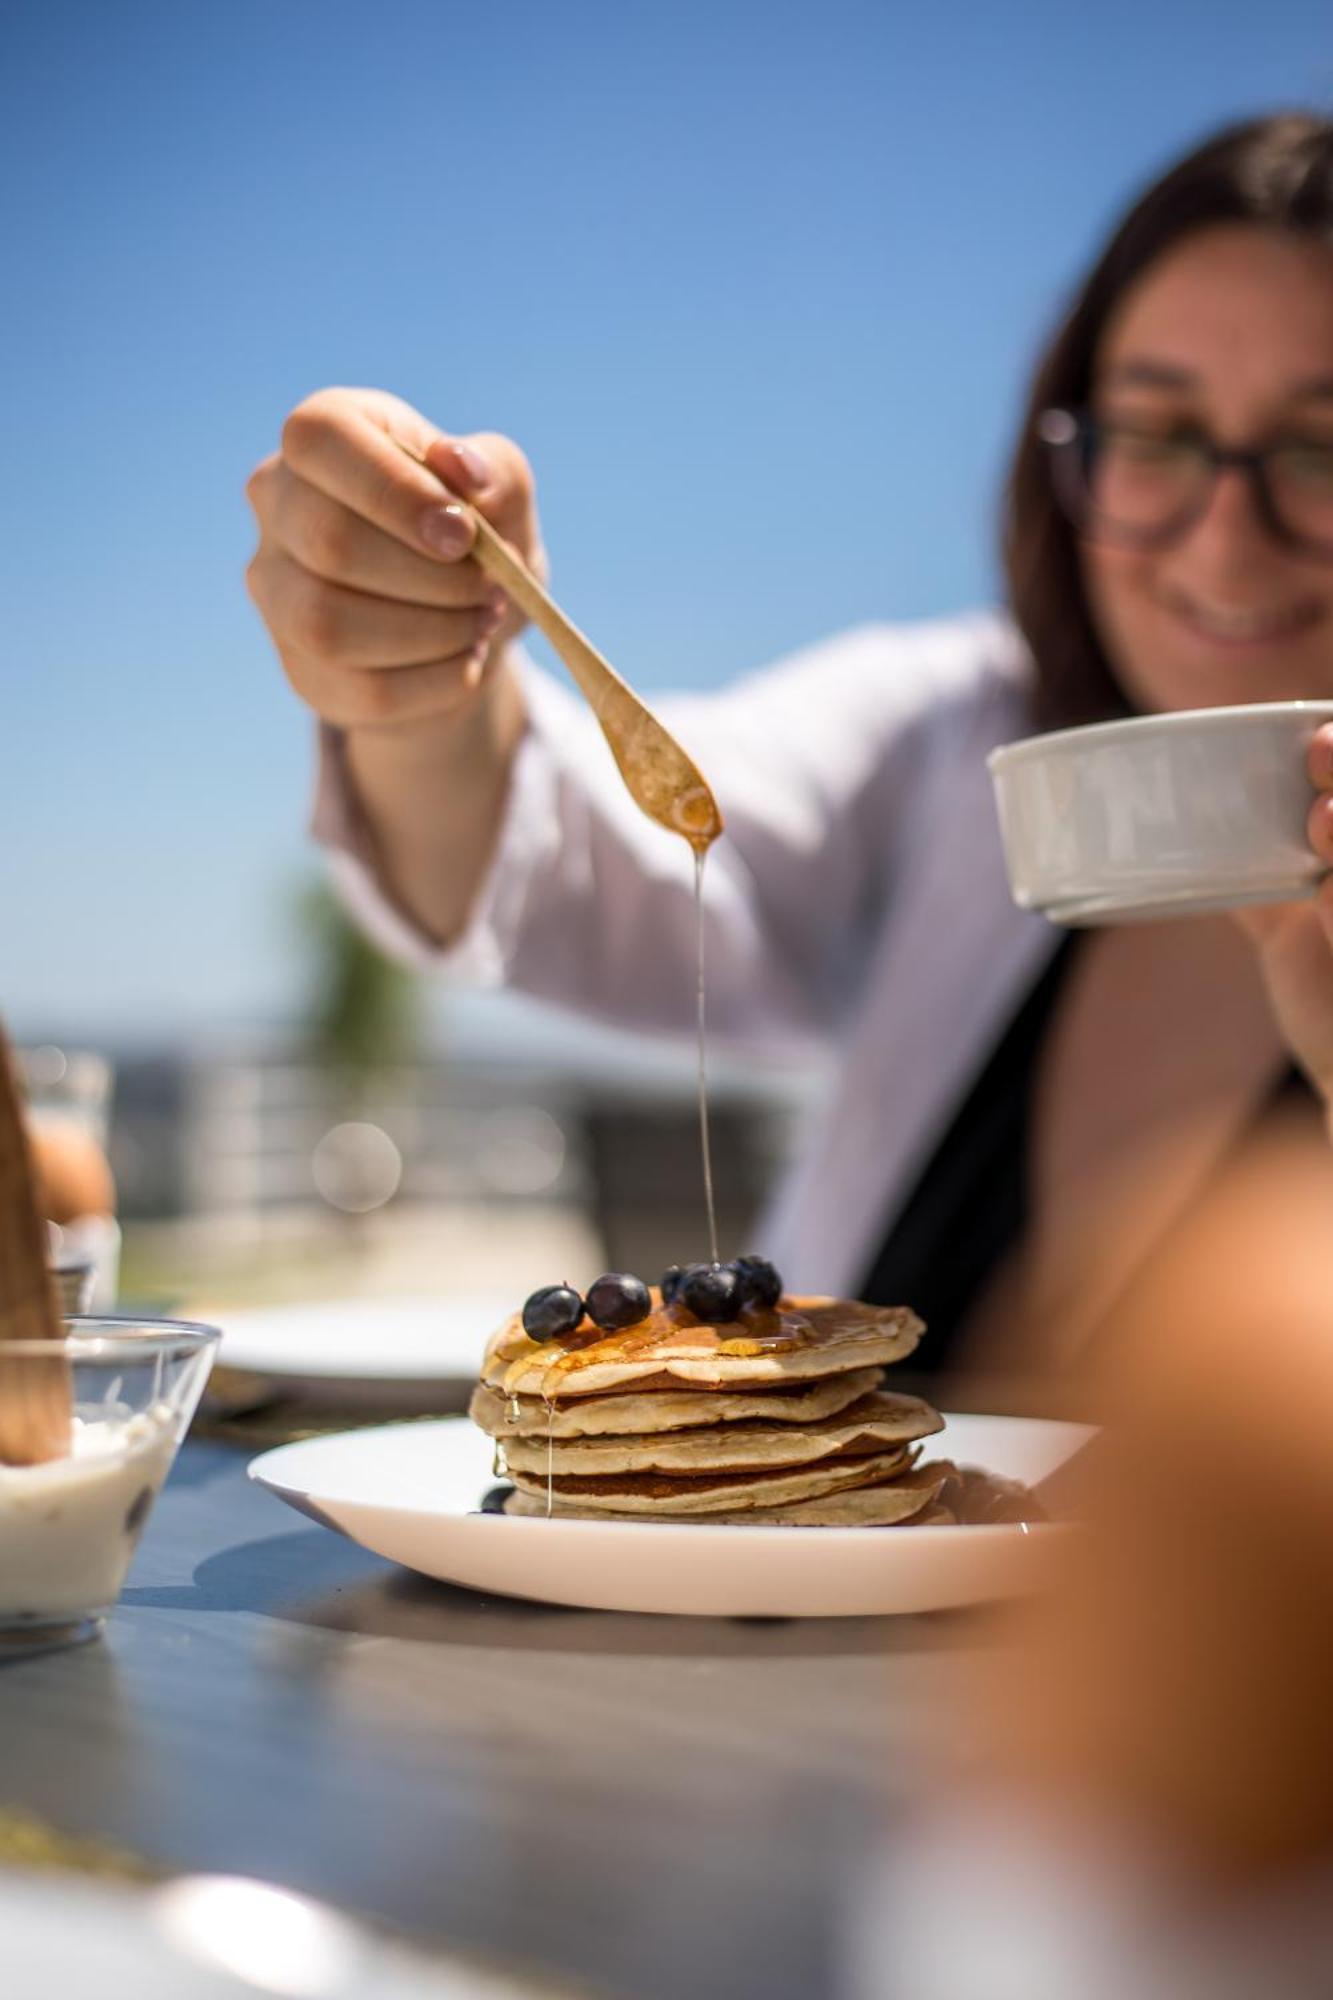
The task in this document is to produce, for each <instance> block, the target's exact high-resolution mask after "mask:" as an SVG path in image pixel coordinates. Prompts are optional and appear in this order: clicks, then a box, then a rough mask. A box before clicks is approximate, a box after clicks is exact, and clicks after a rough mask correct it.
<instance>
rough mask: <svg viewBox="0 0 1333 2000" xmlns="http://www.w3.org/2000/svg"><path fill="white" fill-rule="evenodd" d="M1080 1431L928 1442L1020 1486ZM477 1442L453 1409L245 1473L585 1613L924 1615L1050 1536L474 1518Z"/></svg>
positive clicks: (484, 1470) (340, 1517)
mask: <svg viewBox="0 0 1333 2000" xmlns="http://www.w3.org/2000/svg"><path fill="white" fill-rule="evenodd" d="M1090 1435H1091V1433H1090V1432H1089V1431H1088V1430H1087V1429H1086V1428H1085V1427H1084V1426H1083V1425H1081V1424H1057V1423H1049V1422H1046V1421H1043V1420H1041V1419H1038V1418H1035V1417H1031V1418H1028V1417H950V1418H949V1419H948V1422H947V1425H946V1428H945V1430H944V1431H943V1432H942V1433H941V1435H940V1436H939V1437H937V1438H934V1439H932V1440H931V1449H932V1451H933V1452H934V1453H935V1455H937V1456H941V1457H943V1456H946V1455H947V1456H949V1457H951V1458H954V1459H956V1460H958V1461H959V1462H960V1463H962V1464H966V1465H980V1466H984V1467H985V1468H986V1470H987V1471H989V1472H996V1473H999V1474H1001V1475H1002V1476H1004V1477H1006V1478H1010V1479H1021V1480H1024V1481H1027V1482H1029V1483H1031V1482H1033V1481H1036V1480H1040V1479H1044V1478H1045V1477H1046V1475H1047V1474H1048V1473H1051V1472H1054V1471H1055V1469H1056V1467H1057V1466H1059V1465H1062V1464H1063V1463H1064V1461H1065V1460H1066V1459H1067V1458H1068V1457H1070V1455H1071V1454H1072V1453H1073V1452H1075V1451H1076V1450H1077V1449H1078V1447H1079V1446H1080V1445H1081V1444H1082V1443H1084V1442H1085V1440H1086V1439H1087V1438H1088V1437H1089V1436H1090ZM492 1450H493V1446H492V1443H491V1440H490V1438H488V1437H486V1436H484V1435H483V1434H482V1432H481V1431H479V1430H477V1429H475V1427H474V1426H473V1425H472V1424H470V1423H468V1421H467V1420H466V1418H462V1417H453V1418H445V1419H442V1420H441V1421H439V1422H437V1423H418V1424H386V1425H384V1426H382V1427H380V1428H379V1429H377V1430H369V1431H356V1432H351V1433H345V1434H342V1435H340V1436H337V1437H324V1438H312V1439H310V1440H308V1441H307V1442H305V1443H303V1444H287V1445H282V1446H280V1447H279V1448H278V1449H277V1450H276V1451H268V1452H265V1453H264V1454H263V1456H262V1457H260V1458H257V1459H255V1460H254V1461H253V1462H252V1463H251V1465H250V1468H249V1471H250V1477H251V1478H252V1479H255V1480H257V1481H258V1482H259V1484H260V1485H261V1486H267V1487H268V1489H269V1491H270V1492H271V1493H276V1494H277V1495H278V1497H279V1499H281V1500H285V1501H287V1502H288V1504H289V1505H290V1506H293V1507H295V1508H297V1509H298V1510H299V1511H300V1512H302V1513H305V1514H309V1515H311V1516H312V1517H313V1518H314V1519H315V1520H317V1521H322V1522H324V1523H325V1525H326V1526H328V1527H331V1528H336V1529H337V1530H338V1531H339V1532H340V1533H341V1534H344V1535H347V1536H349V1537H350V1539H351V1540H352V1541H354V1542H359V1543H360V1544H361V1546H362V1547H363V1548H367V1549H371V1550H373V1551H374V1553H375V1554H376V1555H381V1556H387V1557H388V1558H389V1559H390V1561H392V1562H398V1563H403V1564H405V1565H406V1567H407V1568H408V1569H415V1570H420V1571H421V1572H422V1574H423V1575H425V1576H434V1577H439V1578H441V1579H442V1580H443V1581H445V1582H446V1583H461V1584H466V1585H467V1586H468V1587H469V1588H470V1589H472V1590H485V1591H491V1592H498V1593H499V1594H501V1595H503V1596H506V1597H536V1598H543V1599H545V1600H547V1601H548V1602H550V1603H553V1604H577V1605H582V1606H585V1607H587V1608H588V1609H591V1610H597V1611H666V1612H680V1613H686V1614H693V1615H696V1616H702V1617H732V1618H737V1617H767V1618H848V1617H860V1616H865V1615H869V1614H878V1613H881V1612H889V1611H939V1610H943V1609H945V1608H946V1607H949V1606H952V1605H960V1604H974V1603H980V1602H983V1601H984V1600H986V1599H989V1598H997V1597H1008V1596H1012V1595H1014V1594H1016V1593H1018V1592H1021V1591H1023V1590H1025V1589H1028V1588H1031V1587H1032V1585H1033V1584H1034V1583H1035V1582H1036V1581H1037V1578H1038V1574H1039V1569H1040V1561H1041V1557H1040V1550H1041V1547H1042V1545H1043V1544H1046V1543H1047V1542H1048V1541H1049V1539H1050V1538H1051V1537H1052V1536H1053V1535H1056V1534H1058V1533H1059V1532H1060V1530H1059V1529H1056V1528H1049V1527H1048V1528H1042V1527H1036V1528H1031V1529H1029V1528H1023V1527H986V1528H915V1529H908V1528H790V1527H753V1528H744V1527H706V1526H696V1525H694V1524H693V1523H684V1524H681V1523H677V1522H665V1521H605V1522H604V1521H554V1520H553V1521H547V1520H541V1519H538V1520H521V1519H520V1520H510V1519H509V1518H508V1517H507V1516H504V1515H498V1514H482V1513H479V1512H478V1511H477V1509H478V1508H479V1507H480V1505H481V1500H482V1496H483V1494H485V1493H486V1491H487V1490H488V1489H489V1488H490V1487H491V1486H493V1485H494V1484H495V1480H494V1476H493V1474H492V1472H491V1454H492Z"/></svg>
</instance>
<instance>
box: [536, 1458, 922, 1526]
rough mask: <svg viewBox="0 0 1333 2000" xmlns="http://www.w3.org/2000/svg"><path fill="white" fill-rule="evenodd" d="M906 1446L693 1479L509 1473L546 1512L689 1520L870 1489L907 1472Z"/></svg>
mask: <svg viewBox="0 0 1333 2000" xmlns="http://www.w3.org/2000/svg"><path fill="white" fill-rule="evenodd" d="M912 1457H913V1454H912V1451H911V1449H910V1447H901V1448H899V1449H898V1450H897V1451H888V1452H875V1453H871V1454H868V1455H866V1456H864V1457H858V1458H847V1459H842V1460H839V1461H837V1462H835V1463H833V1464H827V1465H815V1466H804V1467H799V1466H798V1467H795V1468H790V1467H789V1468H784V1469H780V1470H777V1471H764V1470H762V1469H754V1470H749V1471H744V1472H700V1473H696V1474H694V1475H693V1476H692V1477H689V1478H686V1477H684V1476H676V1475H672V1474H670V1473H665V1472H609V1473H595V1474H590V1475H588V1476H587V1477H584V1478H577V1477H575V1476H574V1475H573V1474H571V1473H562V1474H556V1475H553V1476H551V1477H550V1478H548V1477H547V1475H546V1473H545V1472H542V1473H536V1472H527V1471H521V1470H520V1469H519V1468H518V1467H516V1466H511V1467H510V1468H509V1476H510V1478H511V1479H512V1480H513V1482H514V1485H515V1486H516V1487H517V1488H518V1490H519V1492H521V1493H529V1494H533V1495H535V1496H536V1497H537V1498H539V1499H540V1500H541V1502H542V1504H543V1507H544V1506H545V1503H546V1500H547V1497H548V1495H549V1497H550V1501H551V1504H552V1508H553V1509H554V1506H555V1504H556V1502H557V1501H563V1502H566V1503H572V1504H574V1505H577V1506H578V1507H580V1508H583V1509H587V1510H588V1511H590V1512H593V1513H598V1514H628V1515H643V1514H648V1515H652V1514H669V1515H675V1516H676V1517H678V1518H687V1517H691V1516H695V1515H699V1514H718V1513H722V1514H736V1513H739V1514H746V1515H748V1514H749V1512H750V1510H751V1509H752V1508H755V1507H786V1506H789V1505H790V1504H791V1503H792V1502H793V1501H797V1500H817V1499H820V1498H822V1497H823V1496H824V1495H825V1494H829V1493H840V1492H843V1491H844V1490H845V1489H848V1488H850V1487H853V1486H871V1485H874V1484H876V1483H877V1482H879V1481H883V1480H886V1479H889V1478H891V1477H892V1476H893V1475H894V1474H896V1473H898V1472H900V1471H906V1470H907V1468H908V1467H909V1466H910V1465H911V1462H912Z"/></svg>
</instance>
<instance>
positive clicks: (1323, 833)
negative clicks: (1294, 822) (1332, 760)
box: [1305, 792, 1333, 868]
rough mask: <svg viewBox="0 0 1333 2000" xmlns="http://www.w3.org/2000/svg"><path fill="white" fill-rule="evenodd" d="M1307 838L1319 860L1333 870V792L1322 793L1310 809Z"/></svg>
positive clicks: (1306, 821)
mask: <svg viewBox="0 0 1333 2000" xmlns="http://www.w3.org/2000/svg"><path fill="white" fill-rule="evenodd" d="M1305 836H1306V839H1307V840H1308V841H1309V843H1310V845H1311V847H1313V849H1314V851H1315V853H1316V854H1317V855H1318V856H1319V859H1320V860H1321V861H1323V862H1325V863H1326V864H1327V865H1328V866H1329V867H1331V868H1333V792H1321V793H1320V794H1319V797H1318V798H1317V799H1316V800H1315V802H1314V804H1313V805H1312V806H1311V807H1310V810H1309V812H1308V813H1307V814H1306V818H1305Z"/></svg>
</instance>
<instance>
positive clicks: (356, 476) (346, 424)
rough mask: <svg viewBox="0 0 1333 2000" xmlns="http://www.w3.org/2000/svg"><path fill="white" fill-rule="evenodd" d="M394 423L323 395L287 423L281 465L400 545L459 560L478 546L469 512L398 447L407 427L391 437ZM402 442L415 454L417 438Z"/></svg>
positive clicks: (345, 399)
mask: <svg viewBox="0 0 1333 2000" xmlns="http://www.w3.org/2000/svg"><path fill="white" fill-rule="evenodd" d="M390 420H391V418H390V414H389V413H387V412H382V411H380V410H379V409H378V408H376V411H375V414H374V415H372V414H371V408H370V407H368V406H367V404H366V403H365V401H363V400H361V399H358V398H356V397H354V396H352V395H350V394H348V393H347V392H346V391H340V390H321V391H319V393H318V394H316V395H314V396H309V397H307V398H306V400H305V402H304V403H299V404H298V405H297V407H296V408H295V409H294V410H293V411H292V413H291V415H290V416H289V417H288V419H287V421H286V423H285V424H284V425H283V427H282V456H283V459H284V461H285V462H286V464H287V465H289V466H290V467H291V469H292V471H293V472H294V473H295V474H296V476H297V478H298V479H302V480H304V481H305V482H306V484H307V485H310V486H313V487H315V488H316V489H317V491H319V492H320V493H323V494H325V495H326V496H327V497H328V498H329V499H330V500H335V501H337V502H338V503H339V505H340V506H343V507H346V508H348V509H349V510H350V511H351V512H352V513H353V514H359V515H360V516H361V518H362V520H364V521H369V522H370V523H371V524H372V526H374V527H376V528H379V529H381V530H382V531H383V532H384V533H385V534H386V535H390V536H392V537H393V539H394V540H395V541H398V542H402V543H403V544H404V545H405V546H406V547H408V548H410V549H416V550H417V551H418V552H419V553H420V554H422V555H423V556H427V557H430V556H434V557H443V558H444V559H445V561H457V560H458V559H459V558H460V557H461V556H465V555H466V554H467V553H468V550H469V549H470V548H471V546H472V540H473V528H472V523H471V520H470V519H469V517H468V513H467V509H466V508H464V507H460V506H459V504H458V501H457V499H456V498H455V497H453V496H451V495H450V494H449V493H448V492H446V491H445V490H444V489H443V488H442V486H441V483H440V481H439V479H438V478H437V477H436V476H435V475H434V473H432V472H430V471H428V470H427V468H426V467H425V466H424V465H418V464H417V462H416V459H415V458H412V457H409V456H408V453H407V452H406V451H404V450H403V449H402V446H401V445H399V444H396V443H395V442H394V437H395V436H403V435H404V433H405V432H406V430H407V429H408V428H409V426H408V425H407V423H406V420H405V419H403V420H401V421H400V425H399V428H398V429H397V430H396V431H395V432H394V433H393V434H391V433H390V430H389V429H388V424H389V422H390ZM417 421H418V424H419V423H420V421H421V420H420V419H418V420H417ZM411 428H415V426H413V427H411ZM404 442H405V443H409V444H412V445H413V448H414V449H416V448H417V441H416V440H415V439H412V438H407V437H404Z"/></svg>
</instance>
